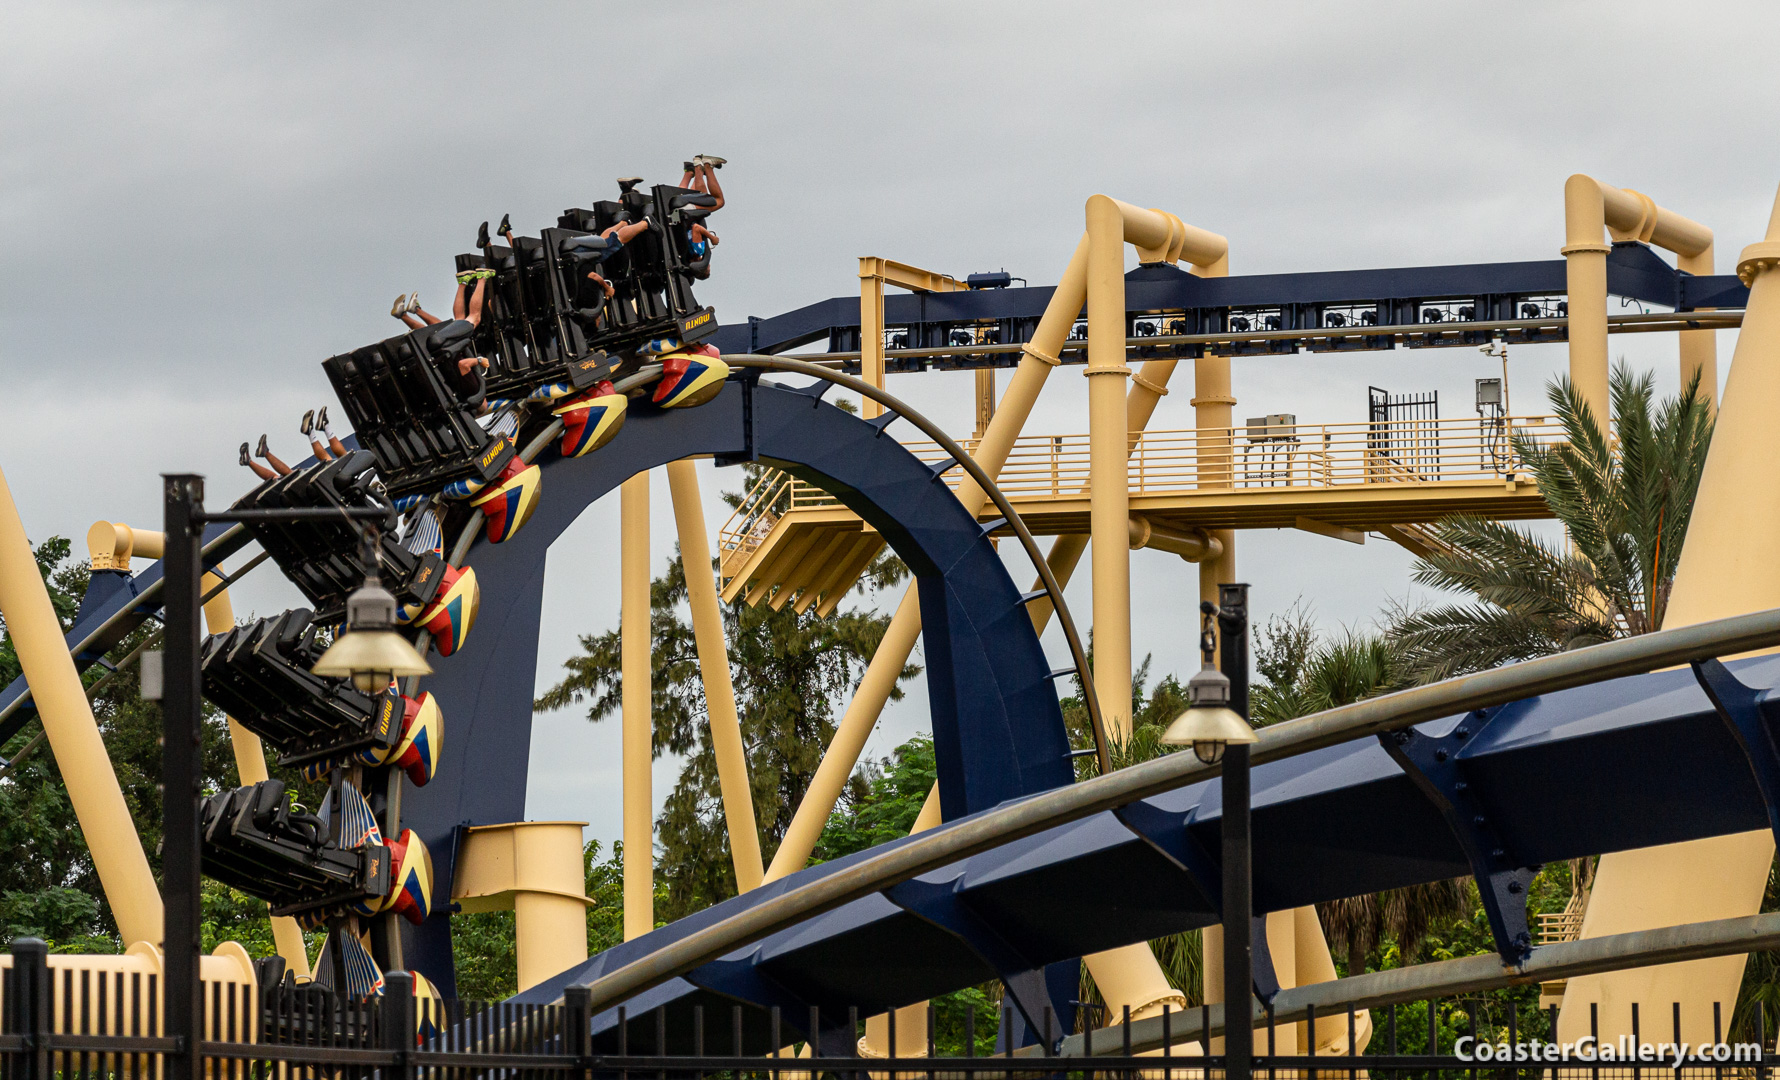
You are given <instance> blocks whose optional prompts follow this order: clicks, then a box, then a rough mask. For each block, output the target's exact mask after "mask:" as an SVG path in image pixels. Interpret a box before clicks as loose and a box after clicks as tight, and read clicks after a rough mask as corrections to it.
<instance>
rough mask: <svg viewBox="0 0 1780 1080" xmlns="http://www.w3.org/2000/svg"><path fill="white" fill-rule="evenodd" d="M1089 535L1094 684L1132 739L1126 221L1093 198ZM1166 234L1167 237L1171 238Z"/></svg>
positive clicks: (1109, 715)
mask: <svg viewBox="0 0 1780 1080" xmlns="http://www.w3.org/2000/svg"><path fill="white" fill-rule="evenodd" d="M1087 219H1088V371H1087V375H1088V522H1089V524H1088V536H1089V539H1090V540H1091V541H1092V543H1093V545H1094V551H1093V563H1092V569H1093V574H1094V690H1095V693H1097V694H1098V695H1099V697H1100V711H1101V715H1102V716H1103V717H1104V718H1105V722H1106V733H1107V736H1108V737H1109V738H1111V739H1113V740H1114V741H1117V742H1122V741H1124V740H1126V739H1129V738H1130V737H1131V555H1130V550H1129V548H1128V547H1127V546H1126V530H1127V525H1126V521H1127V520H1128V519H1129V517H1130V516H1131V499H1130V492H1129V491H1128V490H1127V484H1128V482H1129V478H1130V456H1129V444H1128V443H1127V442H1126V431H1125V380H1126V377H1127V376H1129V375H1130V374H1131V369H1130V368H1128V367H1126V366H1125V335H1126V329H1125V220H1124V215H1122V214H1120V213H1119V204H1118V202H1117V201H1116V200H1114V199H1110V198H1108V197H1106V196H1105V195H1095V196H1092V197H1090V198H1089V199H1088V206H1087ZM1163 239H1164V240H1166V236H1164V237H1163Z"/></svg>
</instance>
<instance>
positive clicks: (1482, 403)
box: [1477, 379, 1502, 409]
mask: <svg viewBox="0 0 1780 1080" xmlns="http://www.w3.org/2000/svg"><path fill="white" fill-rule="evenodd" d="M1477 407H1478V408H1479V409H1485V408H1497V409H1499V408H1501V407H1502V380H1501V379H1478V380H1477Z"/></svg>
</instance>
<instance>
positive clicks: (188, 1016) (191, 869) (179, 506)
mask: <svg viewBox="0 0 1780 1080" xmlns="http://www.w3.org/2000/svg"><path fill="white" fill-rule="evenodd" d="M162 483H163V488H162V493H163V495H164V503H163V509H164V511H165V515H166V517H165V521H166V547H165V552H164V558H163V559H162V560H161V568H162V573H163V574H164V575H165V577H164V584H163V586H162V589H163V591H162V597H163V601H162V602H163V604H164V605H165V610H166V629H165V632H164V633H163V635H162V645H161V724H162V727H161V739H162V746H161V788H162V791H161V824H162V830H161V835H162V840H161V863H162V878H163V886H162V891H163V895H164V898H165V899H164V903H165V908H164V919H165V921H164V924H163V931H162V941H161V947H162V949H163V950H164V954H165V956H166V974H165V976H164V977H163V979H162V983H161V985H162V993H163V995H164V998H165V1008H166V1017H167V1026H166V1029H165V1033H166V1034H167V1035H170V1036H172V1037H173V1038H174V1039H177V1040H179V1042H178V1043H177V1049H175V1050H174V1051H173V1052H172V1053H171V1054H169V1055H168V1056H167V1065H166V1080H198V1078H199V1077H200V1076H201V1075H202V1072H203V1068H202V1064H201V1056H200V1055H201V1053H202V1049H203V1048H202V1046H201V1045H200V1040H201V1039H202V1038H203V1034H202V1032H203V1029H202V1024H203V1017H204V1000H203V993H204V991H203V987H202V985H200V982H199V979H200V976H199V974H198V963H199V949H200V943H199V924H200V919H201V912H200V910H199V893H200V888H199V878H198V868H199V860H200V855H199V837H198V796H199V788H198V781H199V775H198V773H199V770H198V756H199V753H200V749H201V748H200V745H199V738H200V733H201V729H202V725H201V723H200V710H201V709H202V708H203V699H202V690H201V688H200V686H199V675H198V643H199V641H200V640H201V639H200V637H199V633H200V632H199V629H198V578H199V575H200V572H201V571H200V567H199V565H198V562H199V540H200V539H201V537H202V536H203V534H204V526H203V524H202V521H203V516H204V478H203V477H201V476H193V475H190V474H179V475H172V474H169V475H165V476H163V477H162Z"/></svg>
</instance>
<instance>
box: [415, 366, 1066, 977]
mask: <svg viewBox="0 0 1780 1080" xmlns="http://www.w3.org/2000/svg"><path fill="white" fill-rule="evenodd" d="M807 390H808V388H796V389H786V388H780V387H776V386H774V385H772V384H770V383H761V382H758V381H757V380H755V379H753V378H749V377H740V376H738V377H736V378H734V379H732V380H731V381H730V382H729V383H728V384H726V386H725V388H724V390H723V392H722V393H721V394H720V395H719V396H718V397H717V398H715V399H714V400H712V401H710V402H708V403H707V404H704V405H700V406H698V407H697V408H692V409H666V410H663V409H656V408H652V407H650V406H649V405H648V404H647V403H646V402H643V401H636V402H633V403H632V406H631V413H630V416H629V418H628V419H627V420H626V421H625V425H624V428H623V430H622V431H621V432H620V433H619V435H618V437H617V438H616V439H614V440H613V441H612V442H611V443H610V444H609V445H607V446H605V447H603V448H601V449H600V450H599V452H598V453H594V454H589V455H588V456H586V457H584V458H575V459H563V458H560V457H558V456H557V455H556V453H555V451H554V450H553V449H551V450H546V451H545V453H544V454H543V455H541V456H540V458H539V462H538V463H539V464H540V465H542V466H543V469H544V472H543V486H542V497H541V499H540V501H539V506H538V509H537V511H536V513H535V514H534V515H533V516H532V519H531V521H530V522H528V523H527V524H526V526H525V528H524V529H522V530H520V531H519V532H518V534H516V535H515V536H513V537H512V538H511V539H509V540H507V541H506V542H505V543H502V544H497V545H492V546H490V545H486V544H480V543H479V544H478V545H477V546H476V547H475V548H473V549H472V550H471V552H470V556H469V558H468V560H467V562H468V564H469V565H471V566H473V567H474V568H475V570H476V576H477V580H478V583H479V584H480V587H481V590H482V607H481V613H480V614H479V616H478V617H477V621H476V627H475V630H474V631H473V632H472V633H471V634H470V635H469V638H468V640H467V641H466V643H465V644H464V646H463V647H462V648H461V649H459V650H458V652H457V653H456V654H454V655H453V656H451V657H450V658H448V659H445V660H442V661H437V662H436V663H435V668H436V673H435V674H434V675H432V676H430V677H428V678H427V679H426V680H424V681H423V684H422V685H423V688H424V689H426V690H427V691H429V692H430V693H432V694H433V695H434V696H435V697H437V699H438V701H439V705H440V708H441V709H442V710H443V711H444V715H445V723H446V736H445V739H444V752H443V755H442V760H441V761H440V763H439V766H438V771H437V775H436V776H435V778H434V780H433V782H432V783H430V784H428V785H427V786H426V787H424V788H418V789H413V790H410V791H408V792H407V794H406V795H405V797H404V800H403V807H402V816H403V824H404V825H407V826H409V827H411V828H413V829H414V830H415V831H416V832H417V833H419V834H420V836H421V838H422V839H423V840H425V841H426V844H427V846H428V847H429V848H430V849H431V850H432V852H433V858H434V877H435V880H436V881H438V882H439V883H440V884H439V886H438V887H439V888H441V889H445V888H449V887H450V882H451V881H452V878H453V874H454V867H455V859H454V857H453V855H452V854H451V853H452V852H453V851H454V845H453V839H454V837H455V835H456V834H457V832H458V830H459V829H461V828H462V827H463V826H467V825H481V824H494V823H499V822H507V821H521V820H523V819H524V817H525V791H526V773H527V768H528V764H529V761H530V756H531V745H530V744H531V724H532V720H531V702H532V698H533V694H534V691H535V688H536V682H537V678H538V664H537V655H538V614H539V611H540V608H541V604H542V598H543V588H544V568H545V560H546V556H547V555H548V554H549V553H550V550H551V545H552V544H553V543H554V542H555V540H556V538H557V537H558V536H560V535H561V534H562V532H563V531H564V530H565V529H567V528H568V527H569V526H570V525H571V524H572V523H573V522H574V521H575V519H576V518H578V517H580V515H581V513H582V511H583V510H585V509H586V508H587V507H588V506H589V505H591V504H592V503H593V502H595V501H597V500H598V499H599V498H601V497H602V496H603V495H605V494H606V493H607V492H609V491H611V490H613V489H614V488H616V487H617V486H618V485H619V484H620V483H622V482H623V481H624V480H625V479H626V478H627V477H630V476H632V475H635V474H636V473H639V472H642V471H644V470H647V469H651V468H655V467H657V466H660V465H665V464H667V463H668V462H670V461H675V460H678V459H680V458H685V457H692V456H696V455H700V454H711V455H714V456H716V457H717V459H718V460H719V461H749V460H758V461H760V462H762V463H764V464H768V465H772V466H776V467H779V468H782V469H784V470H786V471H787V472H790V473H791V474H793V475H795V476H797V477H798V478H799V479H802V480H806V481H809V482H811V483H814V484H817V485H819V486H821V487H823V488H824V489H826V490H828V491H830V492H832V493H833V494H834V495H835V496H836V498H838V499H839V500H840V501H841V502H842V503H843V504H844V505H846V506H847V507H848V508H849V509H852V510H853V511H855V512H856V513H858V514H859V515H860V517H861V518H863V519H864V520H865V521H867V522H868V523H870V525H871V526H872V527H873V528H874V529H877V530H878V531H879V532H880V533H881V534H882V535H883V537H884V539H885V541H886V542H888V543H889V545H890V547H891V548H892V549H894V550H895V551H896V553H897V554H898V555H899V556H900V557H901V558H902V560H903V561H904V562H905V563H906V564H907V565H908V567H909V569H910V571H912V573H913V574H914V576H915V581H916V584H917V587H918V589H919V596H920V603H921V617H922V628H923V652H924V655H925V658H926V664H927V685H928V697H929V700H930V702H931V707H932V710H933V721H932V722H933V735H934V743H935V756H936V758H937V760H938V766H939V773H940V803H941V807H942V811H943V816H944V818H945V819H946V820H950V819H952V818H956V817H961V816H963V815H965V814H969V813H974V812H976V811H978V810H983V809H987V808H988V807H991V806H994V805H995V804H996V803H999V802H1002V801H1003V800H1006V799H1010V798H1016V797H1018V796H1021V795H1027V794H1032V793H1035V792H1038V791H1043V790H1046V789H1049V788H1052V787H1056V786H1059V785H1061V784H1067V783H1069V782H1071V780H1072V779H1073V778H1074V770H1073V767H1072V765H1071V763H1070V761H1069V759H1068V757H1067V755H1068V753H1069V740H1068V737H1067V734H1066V732H1065V730H1064V727H1063V717H1062V710H1061V707H1060V706H1059V704H1058V701H1057V692H1056V688H1055V686H1054V684H1053V683H1052V682H1051V680H1050V665H1049V663H1048V662H1047V661H1046V659H1045V656H1044V651H1043V649H1042V648H1041V646H1040V645H1039V641H1038V637H1037V635H1036V633H1034V631H1033V629H1032V620H1031V618H1030V616H1029V615H1028V614H1027V613H1026V611H1025V610H1024V609H1023V608H1021V607H1020V606H1019V597H1020V590H1019V589H1018V587H1016V586H1015V585H1014V583H1013V579H1012V578H1011V577H1009V576H1008V572H1007V570H1006V568H1005V567H1004V566H1003V564H1002V562H1001V557H1000V555H999V554H998V553H997V552H996V550H995V548H994V546H993V545H992V544H991V543H990V542H989V540H988V538H986V537H985V536H983V535H982V532H981V530H980V529H979V528H978V526H977V523H976V521H975V519H974V518H972V517H971V515H970V514H968V513H967V512H966V511H965V510H964V507H963V505H962V504H960V503H959V502H958V499H957V497H956V496H955V495H953V494H952V492H951V489H949V488H948V487H946V486H945V485H944V484H940V483H935V482H933V480H932V478H931V474H930V473H929V470H928V467H927V465H925V464H924V463H922V462H921V461H920V460H919V459H917V458H916V457H915V456H914V455H912V454H910V453H909V452H908V451H907V450H905V449H904V448H903V447H902V446H901V445H900V444H898V443H896V442H895V441H893V440H886V439H881V438H879V437H878V436H879V434H880V432H879V429H878V428H876V427H874V426H873V425H872V424H870V423H868V422H866V421H864V420H861V419H859V418H857V417H854V416H851V415H849V414H847V413H846V412H843V411H842V410H840V409H838V408H836V407H835V406H833V405H829V404H826V403H824V402H822V401H821V400H819V399H818V398H816V397H815V396H813V395H812V394H810V393H808V392H807ZM614 547H615V545H614ZM563 554H564V553H561V552H559V553H558V557H559V558H560V557H562V555H563ZM613 554H614V553H613V550H612V548H606V549H604V550H596V551H594V552H590V553H588V555H589V556H591V557H593V558H597V559H600V560H602V561H604V562H607V563H610V564H612V565H613V569H614V571H615V570H616V565H615V563H616V560H615V558H614V557H613ZM590 617H592V618H603V617H604V615H603V613H590ZM446 906H448V905H447V902H446V899H445V898H444V897H440V898H437V901H436V907H437V908H439V909H443V908H445V907H446ZM432 921H433V922H437V921H439V919H438V918H435V919H434V920H432ZM403 940H404V955H405V957H406V959H407V961H408V963H409V964H410V966H412V967H414V968H415V969H417V970H419V971H421V972H422V973H424V974H425V975H426V976H427V977H428V978H430V979H432V980H433V982H434V983H435V984H436V985H437V986H438V987H439V988H440V991H441V992H442V993H444V994H446V995H448V996H449V995H451V994H452V993H453V992H454V991H453V988H454V987H455V979H454V977H453V973H452V969H451V958H450V952H449V950H448V949H445V948H442V945H443V944H444V943H445V942H446V940H448V931H443V930H441V929H438V928H435V927H433V926H432V925H431V923H429V925H428V926H426V927H422V928H419V929H418V930H415V929H413V928H404V939H403ZM804 997H805V998H806V999H807V1000H810V1001H813V1002H816V1003H818V1004H820V1005H822V1006H823V1007H824V1008H829V1009H831V1010H832V1008H833V1007H834V1006H835V1004H836V1003H835V1002H833V1001H831V1000H830V999H828V998H825V997H824V996H823V995H822V994H821V993H820V992H819V990H811V991H809V992H807V993H805V994H804ZM839 1004H840V1005H841V1006H842V1007H844V1006H845V1005H847V1004H858V1002H852V1001H848V1002H841V1003H839Z"/></svg>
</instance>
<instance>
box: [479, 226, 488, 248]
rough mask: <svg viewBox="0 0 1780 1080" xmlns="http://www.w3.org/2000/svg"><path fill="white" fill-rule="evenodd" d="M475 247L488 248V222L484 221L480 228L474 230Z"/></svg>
mask: <svg viewBox="0 0 1780 1080" xmlns="http://www.w3.org/2000/svg"><path fill="white" fill-rule="evenodd" d="M476 246H477V247H478V248H486V247H488V222H486V221H484V222H483V223H482V227H481V228H479V229H477V230H476Z"/></svg>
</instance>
